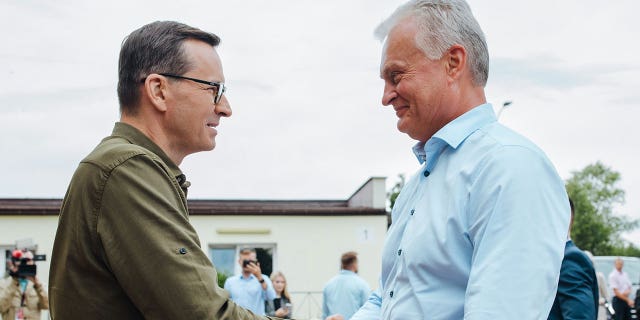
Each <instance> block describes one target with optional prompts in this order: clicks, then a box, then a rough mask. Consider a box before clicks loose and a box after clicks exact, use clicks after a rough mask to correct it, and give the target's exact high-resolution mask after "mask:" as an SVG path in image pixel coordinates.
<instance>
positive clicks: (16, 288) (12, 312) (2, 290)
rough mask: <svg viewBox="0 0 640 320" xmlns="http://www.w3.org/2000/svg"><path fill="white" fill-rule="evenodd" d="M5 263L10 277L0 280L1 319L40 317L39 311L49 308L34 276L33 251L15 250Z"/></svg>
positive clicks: (42, 288)
mask: <svg viewBox="0 0 640 320" xmlns="http://www.w3.org/2000/svg"><path fill="white" fill-rule="evenodd" d="M7 264H8V267H9V275H10V277H7V278H5V279H2V281H1V282H0V314H2V319H11V320H13V319H40V311H41V310H46V309H49V299H48V297H47V292H46V291H45V290H44V287H43V286H42V283H40V281H39V280H38V277H37V276H36V272H35V270H36V269H35V263H34V261H33V252H31V251H25V252H22V251H20V250H15V251H14V252H13V253H12V254H11V260H10V261H9V262H8V263H7Z"/></svg>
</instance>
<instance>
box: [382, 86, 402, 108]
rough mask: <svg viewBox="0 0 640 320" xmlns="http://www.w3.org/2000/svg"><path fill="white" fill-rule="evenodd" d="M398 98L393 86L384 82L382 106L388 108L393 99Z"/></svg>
mask: <svg viewBox="0 0 640 320" xmlns="http://www.w3.org/2000/svg"><path fill="white" fill-rule="evenodd" d="M397 97H398V93H397V92H396V90H395V86H394V85H392V84H390V83H389V82H385V84H384V91H383V93H382V105H383V106H388V105H390V104H391V101H393V99H395V98H397Z"/></svg>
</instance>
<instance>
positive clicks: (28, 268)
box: [9, 250, 47, 278]
mask: <svg viewBox="0 0 640 320" xmlns="http://www.w3.org/2000/svg"><path fill="white" fill-rule="evenodd" d="M46 260H47V256H46V255H44V254H32V253H31V252H30V251H21V250H14V251H13V252H12V253H11V262H12V263H13V265H14V266H17V267H18V270H17V271H15V272H9V274H10V275H11V276H12V277H19V278H26V277H34V276H35V275H36V273H37V267H36V265H35V264H34V263H31V262H32V261H33V262H36V261H46Z"/></svg>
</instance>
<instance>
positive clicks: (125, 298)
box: [49, 21, 267, 320]
mask: <svg viewBox="0 0 640 320" xmlns="http://www.w3.org/2000/svg"><path fill="white" fill-rule="evenodd" d="M219 41H220V39H219V38H218V37H217V36H216V35H214V34H211V33H208V32H204V31H201V30H199V29H196V28H193V27H190V26H187V25H184V24H181V23H176V22H168V21H164V22H154V23H151V24H148V25H145V26H143V27H142V28H140V29H138V30H136V31H134V32H133V33H131V34H130V35H129V36H128V37H127V39H126V40H125V41H124V42H123V44H122V48H121V51H120V61H119V81H118V98H119V101H120V113H121V119H120V120H121V122H118V123H116V125H115V128H114V129H113V133H112V135H111V136H109V137H107V138H105V139H104V140H102V142H101V143H100V144H99V145H98V146H97V147H96V148H95V149H94V150H93V152H91V153H90V154H89V155H88V156H87V157H86V158H85V159H84V160H82V161H81V163H80V165H79V166H78V169H77V170H76V172H75V174H74V175H73V178H72V180H71V183H70V185H69V188H68V190H67V194H66V196H65V199H64V202H63V204H62V209H61V212H60V220H59V225H58V231H57V234H56V239H55V243H54V248H53V255H52V259H51V271H50V281H49V295H50V307H51V315H52V317H53V319H56V320H57V319H61V320H73V319H119V320H122V319H233V320H236V319H267V318H266V317H262V316H257V315H254V314H253V313H251V312H249V311H246V310H245V309H242V308H240V307H238V306H237V305H236V304H235V303H233V302H232V301H231V300H230V299H229V294H228V293H227V292H226V291H224V290H223V289H221V288H220V287H218V286H217V281H216V277H217V276H216V271H215V269H214V267H213V265H212V264H211V262H210V261H209V259H208V258H207V256H206V255H205V254H204V252H203V251H202V249H201V248H200V240H199V239H198V236H197V234H196V232H195V230H194V228H193V227H192V226H191V224H190V223H189V216H188V210H187V201H186V194H187V188H188V187H189V182H187V181H186V178H185V175H184V174H183V173H182V172H181V171H180V169H179V168H178V165H180V163H181V162H182V160H183V159H184V157H185V156H187V155H189V154H191V153H195V152H199V151H206V150H212V149H213V148H214V147H215V136H216V134H217V131H216V127H217V126H218V125H219V123H220V119H221V118H222V117H229V116H231V108H230V106H229V103H228V101H227V99H226V97H225V96H224V95H223V94H224V88H225V87H224V75H223V72H222V64H221V61H220V58H219V56H218V54H217V52H216V49H215V48H216V46H217V45H218V43H219Z"/></svg>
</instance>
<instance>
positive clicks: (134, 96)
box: [118, 21, 220, 115]
mask: <svg viewBox="0 0 640 320" xmlns="http://www.w3.org/2000/svg"><path fill="white" fill-rule="evenodd" d="M188 39H194V40H200V41H203V42H205V43H208V44H210V45H211V46H212V47H216V46H217V45H218V44H220V38H219V37H218V36H216V35H215V34H213V33H209V32H205V31H202V30H200V29H198V28H194V27H191V26H188V25H186V24H183V23H179V22H175V21H156V22H152V23H149V24H147V25H144V26H142V27H141V28H140V29H137V30H135V31H133V32H132V33H131V34H130V35H129V36H127V37H126V38H125V39H124V41H123V42H122V48H121V49H120V60H119V63H118V100H119V101H120V112H121V113H124V114H129V115H135V114H136V113H137V111H138V110H137V109H138V104H139V102H140V85H141V83H142V82H141V81H143V80H144V79H145V78H146V77H147V76H148V75H149V74H152V73H172V74H177V75H182V74H184V73H186V72H187V71H189V70H190V68H192V66H191V64H190V62H189V61H188V60H187V57H186V56H185V54H184V50H183V43H184V41H185V40H188Z"/></svg>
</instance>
